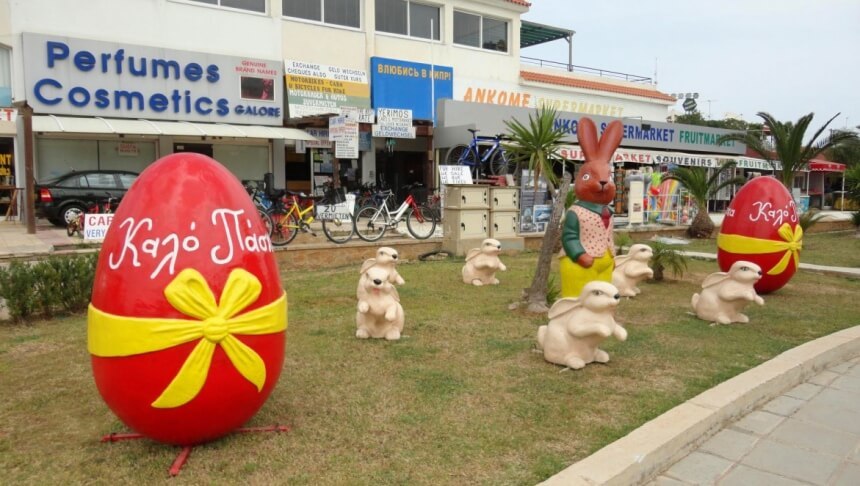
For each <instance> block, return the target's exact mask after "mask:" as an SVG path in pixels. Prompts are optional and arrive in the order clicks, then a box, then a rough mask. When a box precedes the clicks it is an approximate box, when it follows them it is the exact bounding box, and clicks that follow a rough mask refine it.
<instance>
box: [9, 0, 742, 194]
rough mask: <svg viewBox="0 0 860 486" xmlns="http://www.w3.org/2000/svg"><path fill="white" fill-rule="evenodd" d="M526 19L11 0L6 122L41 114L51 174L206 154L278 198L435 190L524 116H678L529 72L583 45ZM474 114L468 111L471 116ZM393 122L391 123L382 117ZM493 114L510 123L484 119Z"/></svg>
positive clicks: (629, 90)
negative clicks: (280, 190) (477, 138)
mask: <svg viewBox="0 0 860 486" xmlns="http://www.w3.org/2000/svg"><path fill="white" fill-rule="evenodd" d="M528 8H529V4H528V3H527V2H525V1H522V0H469V1H467V0H440V1H427V2H423V1H422V2H417V1H415V2H413V1H411V0H407V1H400V0H336V1H335V0H303V1H297V0H149V1H145V2H141V1H134V0H62V1H61V0H28V1H14V0H0V110H3V109H4V108H3V107H4V106H7V105H9V104H11V102H17V103H20V102H23V101H26V102H27V104H28V105H29V106H31V107H32V108H33V110H34V117H33V131H34V138H35V143H34V160H35V166H34V177H35V178H36V179H44V178H46V177H49V176H52V175H56V174H58V173H61V172H65V171H68V170H72V169H78V170H80V169H92V168H102V169H106V168H124V169H129V170H138V171H139V170H142V169H143V168H145V167H146V166H147V165H148V164H150V163H151V162H153V161H154V160H156V159H157V158H159V157H161V156H164V155H166V154H169V153H173V152H176V151H194V152H201V153H205V154H207V155H211V156H212V157H214V158H215V159H217V160H219V161H220V162H222V163H223V164H225V165H226V166H227V167H228V168H229V169H230V170H231V171H233V172H234V173H235V174H236V175H237V176H239V177H240V178H247V179H260V178H261V177H262V174H263V173H265V172H273V173H274V175H275V183H276V185H277V186H279V187H284V186H286V187H288V188H291V189H298V190H311V189H315V188H316V185H317V183H318V182H319V181H321V180H323V179H325V178H327V177H335V178H337V179H339V180H340V181H341V182H342V183H344V184H358V183H360V182H366V183H367V182H374V183H380V182H385V183H387V184H389V185H390V186H392V187H395V188H396V187H399V186H401V185H403V184H407V183H409V182H416V181H418V182H423V183H425V184H426V185H428V186H435V180H436V174H435V164H436V163H437V159H438V156H439V155H438V154H440V153H444V150H445V148H446V147H449V146H451V144H454V143H458V142H461V141H463V140H464V139H465V138H466V137H468V136H469V133H468V132H467V131H466V130H465V128H468V127H469V126H477V128H479V129H481V130H482V131H484V132H485V133H487V134H493V133H497V131H500V130H503V128H504V127H503V126H502V125H501V120H502V119H505V118H510V117H511V116H513V114H514V113H518V111H517V110H524V111H527V110H526V109H529V108H537V107H540V106H553V107H555V108H556V109H557V110H558V111H559V117H560V118H561V121H560V123H564V120H565V119H568V120H570V119H576V118H578V117H579V116H582V115H588V116H592V117H596V118H599V119H610V118H622V119H624V120H625V123H630V124H634V125H636V126H637V127H639V128H640V129H641V126H640V123H641V122H643V121H647V120H654V121H655V122H658V123H662V122H663V121H664V120H665V118H666V115H667V112H668V108H669V106H671V105H673V104H674V103H675V101H674V99H673V98H671V97H670V96H668V95H666V94H663V93H660V92H659V91H658V90H657V89H656V88H655V87H654V86H653V85H651V84H649V83H648V82H647V80H645V81H644V82H643V80H638V82H631V81H626V80H623V79H612V78H607V77H597V76H589V75H584V74H579V73H577V72H568V71H566V70H561V69H548V68H546V67H539V66H535V65H528V64H525V63H523V60H522V59H521V55H522V53H521V46H525V45H531V44H534V43H537V42H543V41H544V40H547V39H553V38H555V39H564V38H566V39H567V40H568V41H570V37H571V36H572V35H573V32H572V31H566V30H564V29H555V28H552V27H547V26H540V25H538V24H533V23H529V22H525V21H522V20H521V18H520V17H521V15H523V14H524V13H526V12H527V11H528ZM70 19H74V20H70ZM574 20H575V19H574ZM535 32H538V33H540V34H541V35H546V37H545V39H544V38H540V39H538V40H534V39H533V38H532V37H533V35H534V33H535ZM527 34H528V37H529V39H528V42H527V38H526V37H527ZM4 90H5V91H4ZM4 92H6V93H8V95H7V96H6V98H5V100H6V101H5V102H4V96H3V94H4ZM458 105H466V108H465V109H464V110H459V111H465V112H466V114H465V115H457V116H455V114H454V112H455V111H458V110H457V109H455V108H454V107H456V106H458ZM371 110H373V111H371ZM380 110H382V113H388V114H389V115H387V116H386V118H385V119H383V118H381V117H376V116H374V115H375V114H378V113H381V112H380ZM347 112H349V113H351V115H349V118H350V119H351V120H352V121H349V120H347V123H344V120H340V121H337V124H338V125H337V126H338V128H337V133H338V136H339V137H340V138H339V139H338V141H337V142H333V141H331V140H329V138H330V136H331V135H332V134H330V133H329V124H330V123H333V122H332V121H331V118H332V117H333V116H337V115H343V114H346V113H347ZM11 113H12V114H11V115H10V117H9V119H8V120H6V121H4V120H3V119H0V142H2V141H3V139H2V137H7V138H6V139H5V140H6V141H7V146H8V148H7V151H9V152H10V155H12V152H13V153H14V157H10V158H11V159H13V162H11V167H10V169H9V172H10V173H11V177H9V178H7V179H6V180H5V182H6V183H8V184H9V185H14V186H17V187H19V188H23V187H24V184H23V180H22V178H20V177H18V178H15V177H14V175H16V174H23V173H24V165H23V164H24V157H23V154H22V150H23V147H24V140H23V130H22V123H21V120H20V119H17V120H16V117H15V112H14V110H12V111H11ZM520 113H521V112H520ZM489 114H492V116H493V117H497V116H498V117H500V118H498V117H497V118H494V119H492V120H491V121H487V122H483V121H481V120H487V119H488V116H489ZM405 115H408V116H409V117H410V118H408V119H405V120H403V119H400V118H401V117H402V116H405ZM463 117H467V118H468V117H471V118H472V119H471V120H464V119H463ZM664 124H665V123H664ZM4 130H5V134H4ZM572 135H573V134H572ZM570 141H571V143H575V136H572V137H571V140H570ZM631 141H632V140H631ZM623 145H624V144H623ZM636 147H642V148H647V147H648V145H647V144H646V145H644V146H643V145H642V144H639V145H637V143H635V142H634V143H633V144H632V145H630V146H629V148H636ZM709 148H710V147H709ZM2 150H3V145H2V143H0V151H2ZM704 150H707V149H704ZM712 153H723V154H724V153H726V151H725V150H723V151H719V150H717V151H715V152H712ZM728 153H730V154H737V153H742V152H734V151H729V152H728ZM0 155H2V154H0ZM0 186H2V184H0Z"/></svg>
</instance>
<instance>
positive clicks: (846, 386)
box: [830, 375, 860, 393]
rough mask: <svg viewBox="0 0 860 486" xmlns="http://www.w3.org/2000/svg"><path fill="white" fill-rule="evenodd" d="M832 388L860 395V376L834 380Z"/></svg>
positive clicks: (846, 376)
mask: <svg viewBox="0 0 860 486" xmlns="http://www.w3.org/2000/svg"><path fill="white" fill-rule="evenodd" d="M830 387H832V388H836V389H839V390H845V391H853V392H857V393H860V376H857V377H855V376H852V375H843V376H840V377H839V378H836V379H835V380H833V383H831V384H830Z"/></svg>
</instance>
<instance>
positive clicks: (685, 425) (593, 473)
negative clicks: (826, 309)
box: [541, 326, 860, 486]
mask: <svg viewBox="0 0 860 486" xmlns="http://www.w3.org/2000/svg"><path fill="white" fill-rule="evenodd" d="M856 356H860V326H855V327H852V328H849V329H844V330H842V331H839V332H835V333H833V334H830V335H828V336H824V337H821V338H818V339H816V340H814V341H810V342H808V343H805V344H802V345H800V346H798V347H796V348H793V349H790V350H788V351H786V352H784V353H782V354H780V355H779V356H776V357H775V358H773V359H771V360H770V361H767V362H765V363H763V364H761V365H759V366H756V367H755V368H753V369H751V370H748V371H745V372H744V373H741V374H740V375H738V376H736V377H734V378H732V379H730V380H728V381H725V382H723V383H721V384H719V385H717V386H715V387H714V388H711V389H710V390H707V391H705V392H703V393H701V394H699V395H697V396H695V397H693V398H691V399H690V400H687V401H686V402H685V403H682V404H681V405H678V406H677V407H675V408H673V409H671V410H669V411H668V412H666V413H664V414H663V415H660V416H659V417H657V418H655V419H653V420H651V421H649V422H647V423H645V424H644V425H642V426H641V427H639V428H638V429H636V430H634V431H633V432H631V433H630V434H628V435H626V436H625V437H623V438H621V439H619V440H617V441H615V442H613V443H611V444H609V445H607V446H606V447H604V448H603V449H600V450H599V451H597V452H595V453H594V454H592V455H590V456H588V457H586V458H585V459H583V460H581V461H579V462H577V463H576V464H573V465H572V466H570V467H568V468H567V469H565V470H563V471H561V472H559V473H558V474H556V475H555V476H552V477H551V478H549V479H547V480H546V481H544V482H543V483H541V484H543V485H547V486H555V485H565V486H570V485H598V484H600V485H630V484H643V483H645V482H646V481H648V480H650V479H653V477H655V476H656V475H657V474H658V473H660V472H661V471H663V470H664V469H665V468H667V467H669V466H670V465H672V464H674V463H675V462H677V461H678V460H680V459H681V458H683V457H684V456H686V455H687V454H689V453H690V452H691V451H692V450H693V449H695V448H696V447H698V446H699V445H700V444H701V443H703V442H704V441H705V440H707V439H709V438H710V437H711V436H712V435H714V434H715V433H717V432H718V431H719V430H721V429H722V428H723V427H724V426H725V425H726V424H728V423H730V422H732V421H734V420H736V419H738V418H740V417H741V416H743V415H745V414H746V413H748V412H750V411H751V410H753V409H755V408H756V407H758V406H759V405H761V404H763V403H765V402H767V401H769V400H771V399H773V398H775V397H777V396H779V395H781V394H782V393H784V392H785V391H787V390H789V389H790V388H793V387H795V386H797V385H799V384H800V383H803V382H804V381H806V380H807V379H809V378H811V377H812V376H814V375H816V374H818V373H819V372H820V371H822V370H824V369H826V368H829V367H832V366H835V365H837V364H840V363H842V362H845V361H847V360H849V359H851V358H854V357H856Z"/></svg>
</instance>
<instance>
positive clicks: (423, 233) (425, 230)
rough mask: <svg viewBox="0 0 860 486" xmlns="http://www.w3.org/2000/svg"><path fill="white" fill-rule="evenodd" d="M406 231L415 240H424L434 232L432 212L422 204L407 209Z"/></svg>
mask: <svg viewBox="0 0 860 486" xmlns="http://www.w3.org/2000/svg"><path fill="white" fill-rule="evenodd" d="M406 229H407V230H409V234H410V235H412V237H413V238H415V239H416V240H426V239H427V238H430V237H431V236H433V232H434V231H436V218H434V217H433V210H432V209H429V208H428V207H427V206H425V205H424V204H421V205H419V206H417V207H413V208H410V209H409V212H407V213H406Z"/></svg>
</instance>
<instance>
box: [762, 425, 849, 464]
mask: <svg viewBox="0 0 860 486" xmlns="http://www.w3.org/2000/svg"><path fill="white" fill-rule="evenodd" d="M768 437H769V438H771V439H774V440H776V441H778V442H783V443H787V444H793V445H796V446H798V447H800V448H803V449H811V450H815V451H818V452H824V453H827V454H833V455H835V456H840V457H844V456H846V455H848V454H850V453H851V452H852V451H853V450H854V447H855V446H856V445H857V442H858V441H860V436H857V435H854V434H849V433H847V432H842V431H839V430H833V429H831V428H829V427H823V426H821V425H818V424H815V423H812V422H804V421H802V420H798V419H793V418H790V419H787V420H786V421H785V422H783V423H781V424H779V426H778V427H777V428H775V429H774V430H773V432H771V433H770V435H769V436H768Z"/></svg>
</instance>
